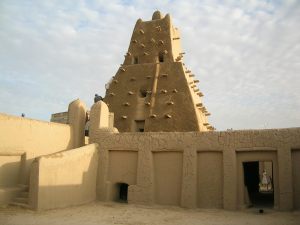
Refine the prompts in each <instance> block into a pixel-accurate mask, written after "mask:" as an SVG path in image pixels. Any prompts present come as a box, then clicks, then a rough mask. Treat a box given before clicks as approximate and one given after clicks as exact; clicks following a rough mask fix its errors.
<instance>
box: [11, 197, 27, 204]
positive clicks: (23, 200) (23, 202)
mask: <svg viewBox="0 0 300 225" xmlns="http://www.w3.org/2000/svg"><path fill="white" fill-rule="evenodd" d="M14 202H16V203H22V204H28V198H22V197H19V198H15V199H14Z"/></svg>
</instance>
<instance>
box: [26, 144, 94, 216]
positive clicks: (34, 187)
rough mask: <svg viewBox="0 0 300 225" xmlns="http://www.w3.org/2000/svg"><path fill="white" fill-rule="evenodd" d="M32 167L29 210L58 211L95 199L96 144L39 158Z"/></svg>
mask: <svg viewBox="0 0 300 225" xmlns="http://www.w3.org/2000/svg"><path fill="white" fill-rule="evenodd" d="M31 167H32V170H31V174H30V189H29V207H30V208H31V209H36V210H46V209H53V208H60V207H65V206H69V205H76V204H84V203H88V202H91V201H93V200H95V199H96V180H97V179H96V177H97V169H98V144H90V145H87V146H84V147H81V148H77V149H72V150H68V151H64V152H60V153H55V154H50V155H47V156H41V157H38V158H37V159H36V160H35V161H34V162H33V163H32V166H31Z"/></svg>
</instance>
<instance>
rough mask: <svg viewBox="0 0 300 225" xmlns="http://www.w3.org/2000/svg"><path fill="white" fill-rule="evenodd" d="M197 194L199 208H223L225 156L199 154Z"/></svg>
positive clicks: (213, 153) (207, 153)
mask: <svg viewBox="0 0 300 225" xmlns="http://www.w3.org/2000/svg"><path fill="white" fill-rule="evenodd" d="M197 193H198V207H199V208H210V209H211V208H219V209H222V208H223V154H222V152H214V151H212V152H198V153H197Z"/></svg>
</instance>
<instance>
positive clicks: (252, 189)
mask: <svg viewBox="0 0 300 225" xmlns="http://www.w3.org/2000/svg"><path fill="white" fill-rule="evenodd" d="M243 167H244V183H245V186H247V189H248V193H249V198H250V201H251V203H252V206H253V207H260V208H273V206H274V191H273V190H272V191H263V192H262V191H260V185H261V180H262V176H261V175H260V173H259V162H258V161H257V162H244V163H243Z"/></svg>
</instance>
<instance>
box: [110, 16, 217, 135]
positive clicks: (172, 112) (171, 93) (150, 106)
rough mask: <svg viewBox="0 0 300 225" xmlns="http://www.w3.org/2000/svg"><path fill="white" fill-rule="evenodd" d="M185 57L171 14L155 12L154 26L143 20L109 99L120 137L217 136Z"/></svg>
mask: <svg viewBox="0 0 300 225" xmlns="http://www.w3.org/2000/svg"><path fill="white" fill-rule="evenodd" d="M184 54H185V53H184V52H182V50H181V39H180V33H179V30H178V29H177V28H174V26H173V24H172V19H171V16H170V14H167V15H166V16H165V17H163V16H162V14H161V13H160V12H159V11H156V12H154V13H153V16H152V20H151V21H142V20H141V19H138V21H137V22H136V25H135V27H134V30H133V34H132V38H131V40H130V45H129V48H128V51H127V52H126V55H125V60H124V63H123V64H122V65H121V67H120V68H119V69H118V71H117V73H116V75H115V76H114V79H113V81H112V83H111V84H110V86H109V89H108V91H107V93H106V96H105V98H104V102H105V103H106V104H107V105H108V107H109V111H110V112H113V113H114V126H115V127H116V128H118V130H119V132H189V131H210V130H215V128H214V127H213V126H210V124H209V123H208V121H207V118H206V117H207V116H209V115H210V113H208V112H207V110H206V108H205V107H204V106H203V104H202V102H201V97H203V94H202V93H201V92H199V89H198V88H197V86H196V83H198V82H199V80H194V74H191V71H189V70H187V68H186V67H185V64H184V63H183V56H184Z"/></svg>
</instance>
